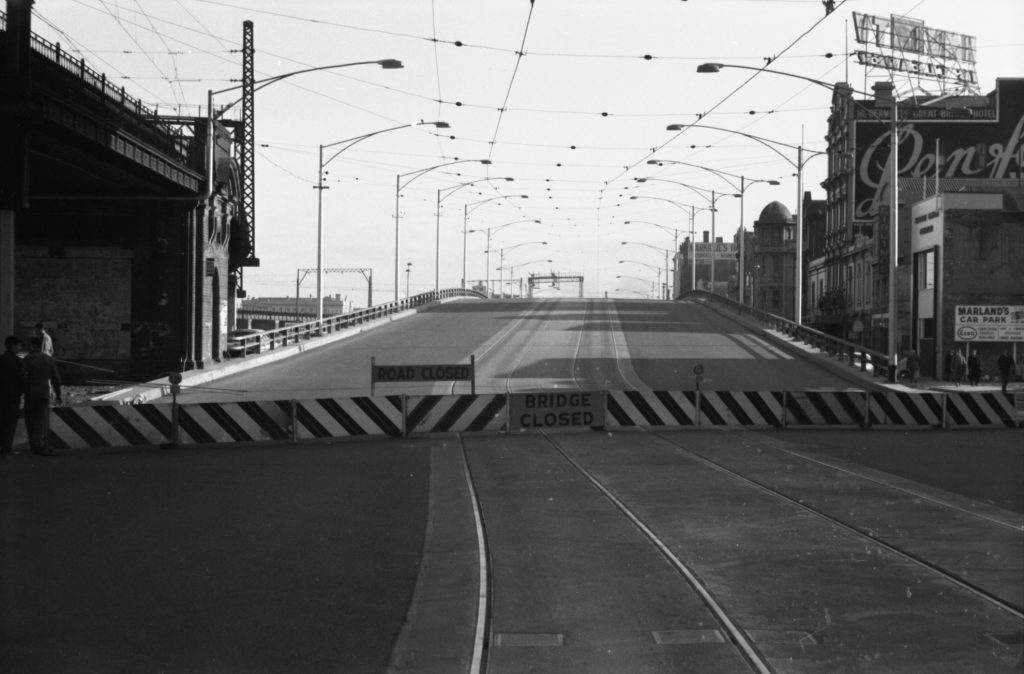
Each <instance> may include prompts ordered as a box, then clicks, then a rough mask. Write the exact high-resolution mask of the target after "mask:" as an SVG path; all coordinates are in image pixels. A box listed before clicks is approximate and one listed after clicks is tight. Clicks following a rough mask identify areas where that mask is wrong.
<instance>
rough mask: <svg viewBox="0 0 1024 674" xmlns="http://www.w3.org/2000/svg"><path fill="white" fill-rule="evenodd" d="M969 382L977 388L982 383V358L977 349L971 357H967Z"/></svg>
mask: <svg viewBox="0 0 1024 674" xmlns="http://www.w3.org/2000/svg"><path fill="white" fill-rule="evenodd" d="M967 381H968V382H969V383H970V384H971V386H977V385H978V383H979V382H980V381H981V358H979V357H978V350H977V349H972V350H971V355H969V356H967Z"/></svg>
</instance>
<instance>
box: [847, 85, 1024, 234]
mask: <svg viewBox="0 0 1024 674" xmlns="http://www.w3.org/2000/svg"><path fill="white" fill-rule="evenodd" d="M988 100H989V105H988V106H984V107H982V106H972V107H969V108H961V109H951V110H946V109H944V108H942V107H941V106H940V107H929V106H914V107H911V106H904V105H901V106H900V108H899V110H898V112H897V115H898V118H897V122H898V127H899V153H898V160H899V166H898V169H899V176H900V177H901V178H917V179H921V180H923V179H928V180H932V179H933V178H934V177H935V176H936V174H938V176H939V177H940V178H955V179H970V178H974V179H978V178H987V179H995V180H999V179H1012V178H1016V177H1018V176H1020V175H1022V174H1024V81H1022V80H999V81H998V82H997V89H996V91H995V93H994V94H992V95H990V96H989V97H988ZM866 105H870V106H872V108H871V111H870V112H869V111H868V110H867V109H866V108H865V107H864V106H865V103H853V107H854V111H855V113H854V114H855V116H856V146H857V156H856V166H855V168H856V175H855V176H854V195H853V199H854V216H853V217H854V219H855V220H872V219H874V217H875V214H876V213H877V212H878V210H879V207H880V206H882V210H884V204H886V203H888V195H889V186H890V182H891V179H892V160H893V158H892V143H891V138H892V123H891V108H890V107H889V106H885V107H879V108H874V107H873V106H874V101H868V102H866Z"/></svg>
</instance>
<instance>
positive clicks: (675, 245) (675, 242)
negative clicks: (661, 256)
mask: <svg viewBox="0 0 1024 674" xmlns="http://www.w3.org/2000/svg"><path fill="white" fill-rule="evenodd" d="M631 198H633V197H631ZM622 224H624V225H653V226H654V227H658V228H660V229H663V230H665V231H666V232H669V233H670V234H672V254H673V255H675V254H676V253H678V252H679V230H678V229H675V228H674V227H666V226H665V225H659V224H658V223H656V222H650V221H647V220H626V221H624V222H623V223H622ZM670 273H671V272H670V270H669V266H668V260H667V259H666V261H665V297H664V298H663V299H666V300H670V299H672V296H671V293H670V292H669V289H668V288H669V285H668V278H669V274H670ZM658 276H659V277H660V276H661V270H660V269H659V270H658ZM659 283H660V281H659Z"/></svg>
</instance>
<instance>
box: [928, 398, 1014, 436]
mask: <svg viewBox="0 0 1024 674" xmlns="http://www.w3.org/2000/svg"><path fill="white" fill-rule="evenodd" d="M1016 425H1017V421H1016V413H1015V411H1014V409H1013V398H1012V397H1011V396H1010V395H1009V394H1007V393H1002V392H999V391H992V392H979V391H955V392H950V393H947V394H946V423H945V427H946V428H956V427H958V426H1010V427H1012V426H1016Z"/></svg>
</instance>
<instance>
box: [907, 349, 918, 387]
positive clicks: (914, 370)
mask: <svg viewBox="0 0 1024 674" xmlns="http://www.w3.org/2000/svg"><path fill="white" fill-rule="evenodd" d="M920 374H921V357H920V356H918V355H917V351H911V352H910V355H908V356H907V375H908V376H909V377H910V383H912V384H917V378H918V377H919V376H920Z"/></svg>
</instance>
